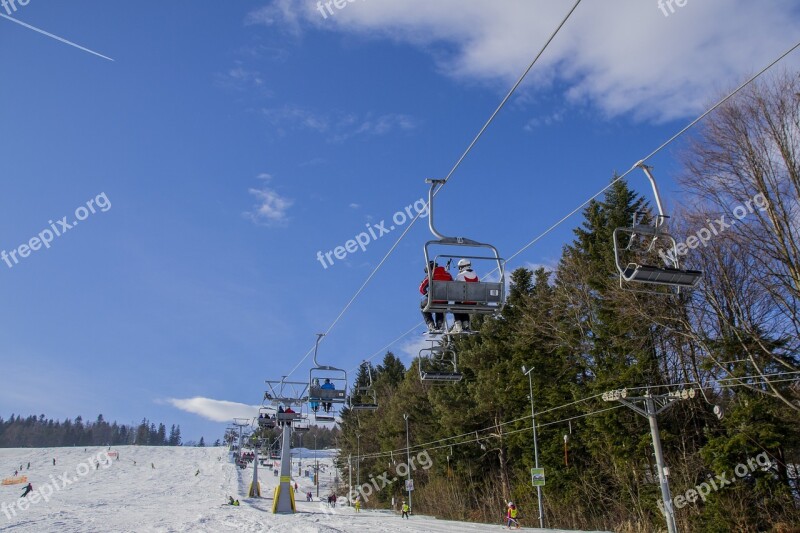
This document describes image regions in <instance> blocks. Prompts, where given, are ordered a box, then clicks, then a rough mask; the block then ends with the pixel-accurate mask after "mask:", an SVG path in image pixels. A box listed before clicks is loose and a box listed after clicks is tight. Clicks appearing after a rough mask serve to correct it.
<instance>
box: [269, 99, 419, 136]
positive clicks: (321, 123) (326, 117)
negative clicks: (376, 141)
mask: <svg viewBox="0 0 800 533" xmlns="http://www.w3.org/2000/svg"><path fill="white" fill-rule="evenodd" d="M261 113H262V114H263V115H264V117H265V118H266V119H267V121H268V122H269V123H270V125H272V126H273V127H274V128H275V131H276V132H277V133H278V134H279V135H286V133H287V132H288V131H289V130H294V131H301V130H310V131H313V132H316V133H321V134H325V135H327V136H328V141H331V142H343V141H346V140H347V139H350V138H351V137H356V136H359V135H363V136H381V135H387V134H389V133H393V132H395V131H411V130H413V129H414V128H416V127H417V124H418V121H417V120H415V119H414V118H413V117H410V116H408V115H404V114H401V113H387V114H383V115H376V114H374V113H367V114H366V115H364V116H360V115H357V114H354V113H345V112H342V111H327V112H324V113H317V112H315V111H312V110H310V109H306V108H303V107H300V106H296V105H286V106H283V107H280V108H265V109H262V110H261Z"/></svg>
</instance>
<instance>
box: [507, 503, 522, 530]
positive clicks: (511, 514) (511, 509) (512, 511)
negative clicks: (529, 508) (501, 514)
mask: <svg viewBox="0 0 800 533" xmlns="http://www.w3.org/2000/svg"><path fill="white" fill-rule="evenodd" d="M518 515H519V510H518V509H517V506H516V505H514V502H508V511H506V522H507V523H506V525H507V526H508V529H511V525H512V524H513V525H516V526H517V529H519V522H518V521H517V516H518Z"/></svg>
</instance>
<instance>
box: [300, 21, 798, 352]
mask: <svg viewBox="0 0 800 533" xmlns="http://www.w3.org/2000/svg"><path fill="white" fill-rule="evenodd" d="M573 9H574V8H573ZM799 47H800V41H798V42H797V43H796V44H795V45H794V46H792V47H791V48H789V49H788V50H786V51H785V52H784V53H783V54H781V55H780V56H779V57H778V58H777V59H775V60H774V61H772V62H771V63H770V64H769V65H767V66H766V67H764V68H762V69H761V70H760V71H758V72H757V73H756V74H754V75H753V76H751V77H750V78H748V79H747V81H745V82H744V83H742V84H741V85H739V86H738V87H737V88H736V89H734V90H733V91H732V92H731V93H730V94H728V95H727V96H725V97H724V98H723V99H721V100H720V101H718V102H717V103H716V104H714V105H713V106H712V107H710V108H709V109H707V110H706V111H705V112H704V113H703V114H701V115H700V116H698V117H697V118H695V119H694V120H693V121H692V122H690V123H689V124H687V125H686V126H685V127H684V128H683V129H681V130H680V131H679V132H677V133H676V134H674V135H673V136H672V137H670V138H669V139H667V140H666V141H664V142H663V143H662V144H661V145H660V146H659V147H658V148H656V149H655V150H653V151H652V152H650V154H648V155H647V156H645V157H644V158H643V159H641V160H639V161H637V162H636V163H635V164H634V165H633V166H632V167H631V168H630V169H629V170H628V171H626V172H625V173H624V174H622V175H621V176H618V177H617V178H615V179H614V180H613V181H611V182H610V183H609V184H608V185H606V186H605V187H603V188H602V189H601V190H599V191H598V192H597V193H595V194H594V195H592V196H590V197H589V198H588V199H587V200H586V201H584V202H583V203H582V204H580V205H579V206H578V207H576V208H575V209H573V210H572V211H570V212H569V213H567V214H566V215H565V216H564V217H563V218H561V219H560V220H558V221H557V222H556V223H555V224H553V225H552V226H550V227H549V228H547V229H546V230H544V232H542V233H541V234H539V235H538V236H537V237H535V238H534V239H533V240H531V241H530V242H528V243H527V244H526V245H525V246H523V247H522V248H520V249H519V250H517V251H516V252H515V253H514V254H512V255H511V256H509V257H508V259H506V264H508V263H509V262H511V260H512V259H514V258H515V257H517V256H518V255H520V254H521V253H522V252H524V251H525V250H527V249H528V248H530V247H531V246H533V245H534V244H536V243H537V242H539V241H540V240H542V239H543V238H544V237H546V236H547V235H548V234H550V232H552V231H553V230H554V229H556V228H557V227H558V226H560V225H561V224H563V223H564V222H566V221H567V220H568V219H569V218H571V217H572V216H573V215H575V213H577V212H578V211H580V210H581V209H583V208H584V207H586V205H587V204H589V203H590V202H591V201H592V200H594V199H596V198H597V197H598V196H600V195H601V194H603V193H604V192H606V191H607V190H608V189H609V188H611V187H612V186H613V185H614V184H615V183H617V182H618V181H620V180H622V179H624V178H625V177H627V176H628V174H630V173H631V172H633V171H634V170H635V169H636V168H638V165H639V164H640V163H644V162H646V161H648V160H649V159H652V158H653V157H654V156H655V155H657V154H658V153H659V152H661V151H662V150H663V149H664V148H666V147H667V146H669V145H670V144H672V143H673V142H675V141H676V140H677V139H678V138H679V137H681V136H682V135H683V134H684V133H686V132H687V131H689V130H690V129H692V128H693V127H694V126H695V125H697V123H699V122H700V121H701V120H703V119H704V118H706V117H707V116H708V115H709V114H711V113H712V112H714V111H715V110H716V109H717V108H719V107H720V106H721V105H723V104H724V103H725V102H727V101H728V100H730V99H731V98H733V97H734V96H736V95H737V94H738V93H739V92H741V91H742V89H744V88H745V87H747V86H748V85H749V84H751V83H752V82H754V81H755V80H756V79H758V78H759V77H760V76H762V75H763V74H764V73H766V72H767V71H768V70H769V69H771V68H772V67H774V66H775V65H776V64H778V63H779V62H780V61H782V60H783V59H784V58H785V57H786V56H788V55H789V54H791V53H792V52H794V51H795V50H796V49H797V48H799ZM434 195H435V193H434ZM418 216H419V215H418ZM414 220H415V221H416V218H415V219H414ZM401 238H402V237H401ZM398 242H399V240H398ZM395 244H397V243H395ZM384 259H385V258H384ZM495 270H497V269H496V268H495V269H494V270H492V271H490V272H488V273H487V275H489V274H492V273H493V272H494V271H495ZM418 326H419V324H417V326H415V327H414V328H412V329H411V330H409V331H408V332H407V333H405V334H404V335H402V336H401V337H399V338H398V339H396V340H395V341H394V342H392V343H391V344H389V346H392V345H393V344H395V343H396V342H397V341H399V340H401V339H402V338H403V337H405V336H406V335H408V334H410V333H411V332H413V331H414V329H416V328H417V327H418ZM379 353H380V352H376V354H375V355H373V356H371V357H370V358H368V359H366V361H371V360H372V359H373V358H374V357H377V355H378V354H379ZM306 357H308V356H307V355H306Z"/></svg>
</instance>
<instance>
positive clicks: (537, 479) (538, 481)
mask: <svg viewBox="0 0 800 533" xmlns="http://www.w3.org/2000/svg"><path fill="white" fill-rule="evenodd" d="M531 483H532V484H533V486H534V487H544V468H531Z"/></svg>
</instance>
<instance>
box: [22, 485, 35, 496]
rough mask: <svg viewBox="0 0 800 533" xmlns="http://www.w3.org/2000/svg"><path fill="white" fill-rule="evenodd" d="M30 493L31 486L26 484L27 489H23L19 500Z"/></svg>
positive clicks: (31, 490)
mask: <svg viewBox="0 0 800 533" xmlns="http://www.w3.org/2000/svg"><path fill="white" fill-rule="evenodd" d="M31 492H33V485H31V484H30V483H28V486H27V487H25V491H24V492H23V493H22V496H20V498H24V497H26V496H27V495H28V494H30V493H31Z"/></svg>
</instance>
